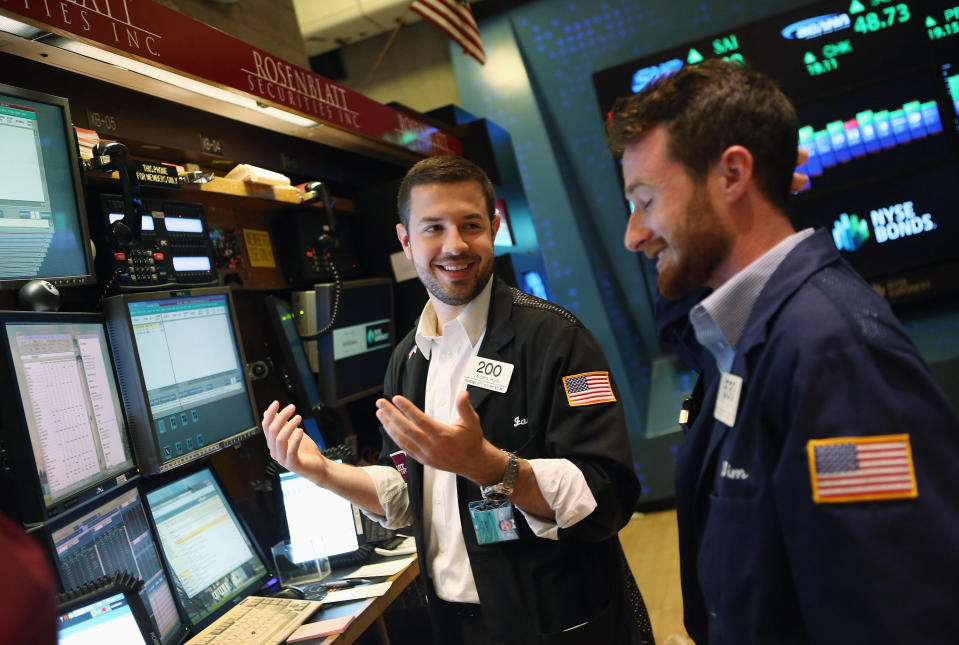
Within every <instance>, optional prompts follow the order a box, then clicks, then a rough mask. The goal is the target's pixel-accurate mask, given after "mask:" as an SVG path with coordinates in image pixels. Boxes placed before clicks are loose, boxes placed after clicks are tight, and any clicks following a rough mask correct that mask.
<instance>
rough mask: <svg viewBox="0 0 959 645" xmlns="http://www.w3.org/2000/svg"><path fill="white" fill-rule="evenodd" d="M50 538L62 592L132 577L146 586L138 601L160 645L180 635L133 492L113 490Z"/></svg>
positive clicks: (58, 525)
mask: <svg viewBox="0 0 959 645" xmlns="http://www.w3.org/2000/svg"><path fill="white" fill-rule="evenodd" d="M50 537H51V539H52V542H53V549H54V555H55V560H56V567H57V570H58V571H59V573H60V579H61V581H62V582H63V587H64V589H73V588H74V587H78V586H80V585H82V584H85V583H88V582H92V581H93V580H96V579H97V578H99V577H101V576H106V575H113V574H114V573H115V572H117V571H125V572H128V573H132V574H133V575H135V576H136V577H138V578H140V579H141V580H143V581H144V583H145V584H144V587H143V589H142V590H141V591H140V597H141V598H142V599H143V604H144V606H145V607H146V610H147V613H148V614H149V616H150V619H151V620H152V621H153V626H154V627H155V628H156V630H157V633H158V634H160V638H161V640H162V642H163V643H169V642H173V641H175V640H176V639H177V638H178V636H179V635H180V634H181V633H182V623H181V621H180V617H179V615H178V614H177V609H176V605H175V604H174V601H173V594H172V592H171V590H170V585H169V583H168V582H167V578H166V573H165V572H164V570H163V566H162V565H161V563H160V555H159V553H158V552H157V547H156V543H155V542H154V541H153V534H152V532H151V531H150V524H149V522H148V521H147V518H146V515H145V514H144V509H143V505H142V503H141V499H140V493H139V491H138V490H137V489H136V488H130V489H127V490H121V491H117V492H115V493H113V494H111V498H110V499H109V501H106V502H104V503H102V504H101V505H99V506H98V507H96V508H95V509H92V510H90V511H88V512H86V513H83V514H82V515H80V516H79V517H76V518H72V519H66V520H64V521H63V522H57V523H56V525H55V527H54V528H53V529H52V530H51V534H50ZM103 642H107V641H103Z"/></svg>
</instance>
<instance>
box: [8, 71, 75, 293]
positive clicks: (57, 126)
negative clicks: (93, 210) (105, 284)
mask: <svg viewBox="0 0 959 645" xmlns="http://www.w3.org/2000/svg"><path fill="white" fill-rule="evenodd" d="M0 150H3V154H2V155H0V288H19V287H20V286H21V285H23V284H24V283H25V282H27V281H29V280H33V279H36V278H44V279H47V280H50V281H51V282H53V283H54V284H57V285H75V284H88V283H91V282H93V281H94V278H93V270H92V258H91V257H90V249H89V235H88V232H87V226H86V210H85V207H84V203H83V197H82V190H81V184H80V166H79V164H80V161H79V154H78V152H77V149H76V143H75V135H74V132H73V126H72V124H71V122H70V110H69V106H68V104H67V101H66V100H65V99H62V98H59V97H56V96H50V95H47V94H41V93H39V92H32V91H29V90H23V89H20V88H15V87H11V86H9V85H3V84H0Z"/></svg>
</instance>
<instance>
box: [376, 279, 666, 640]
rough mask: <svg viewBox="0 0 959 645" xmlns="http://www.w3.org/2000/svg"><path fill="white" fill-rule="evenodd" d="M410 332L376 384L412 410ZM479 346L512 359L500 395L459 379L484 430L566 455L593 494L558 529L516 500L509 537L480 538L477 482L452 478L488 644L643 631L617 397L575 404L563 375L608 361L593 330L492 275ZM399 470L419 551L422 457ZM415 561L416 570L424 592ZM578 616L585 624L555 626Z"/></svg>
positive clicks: (387, 449) (422, 377) (417, 361)
mask: <svg viewBox="0 0 959 645" xmlns="http://www.w3.org/2000/svg"><path fill="white" fill-rule="evenodd" d="M414 335H415V329H414V330H413V331H412V332H410V333H409V334H407V336H406V337H405V338H404V339H403V340H402V341H400V343H399V344H398V345H397V347H396V350H395V352H394V353H393V357H392V359H391V362H390V366H389V369H388V371H387V375H386V382H385V395H386V396H387V397H391V396H393V395H394V394H403V395H404V396H406V397H407V398H409V399H410V400H411V401H412V402H413V403H414V404H416V405H417V406H419V407H420V408H421V409H422V407H423V403H424V395H425V389H426V373H427V370H428V368H429V361H427V360H426V359H425V358H424V357H423V355H422V352H419V351H416V352H413V353H412V354H411V353H410V351H411V349H413V347H414V346H415V341H414ZM479 356H480V357H481V358H490V359H494V360H497V361H502V362H505V363H510V364H512V365H513V366H514V371H513V374H512V377H511V379H510V382H509V389H508V390H507V391H506V392H505V393H503V394H499V393H496V392H492V391H490V390H486V389H482V388H477V387H473V386H470V387H468V388H467V389H468V391H469V393H470V402H471V403H472V404H473V407H474V408H475V409H476V411H477V412H478V413H479V416H480V419H481V423H482V426H483V433H484V435H485V436H486V438H487V439H488V440H489V441H490V442H492V443H493V444H494V445H496V446H498V447H500V448H502V449H505V450H509V451H512V452H515V453H516V454H517V455H519V456H520V457H523V458H526V459H535V458H565V459H568V460H570V461H571V462H573V463H574V464H576V466H577V467H578V468H579V469H580V470H581V471H582V472H583V474H584V475H585V477H586V481H587V483H588V485H589V487H590V490H591V491H592V493H593V495H594V497H595V498H596V501H597V504H598V505H597V507H596V509H595V510H594V511H593V512H592V513H591V514H590V515H589V516H587V517H586V518H584V519H583V520H581V521H580V522H578V523H577V524H575V525H574V526H572V527H570V528H568V529H561V530H560V539H559V540H550V539H544V538H539V537H536V536H535V535H534V534H533V532H532V531H531V530H530V528H529V526H528V525H527V523H526V521H525V518H524V516H523V515H522V513H520V512H519V511H517V512H516V513H515V516H516V521H517V525H518V527H517V530H518V532H519V534H520V539H519V540H516V541H512V542H503V543H497V544H491V545H483V546H481V545H479V544H477V542H476V537H475V533H474V530H473V526H472V523H471V520H470V515H469V511H468V509H467V506H466V505H467V503H468V502H470V501H472V500H478V499H481V498H482V496H481V495H480V492H479V489H478V487H477V486H476V485H475V484H473V483H472V482H470V481H469V480H467V479H465V478H462V477H458V478H457V492H458V498H459V506H460V520H461V522H462V526H463V535H464V537H465V539H466V548H467V552H468V553H469V558H470V564H471V565H472V569H473V576H474V579H475V581H476V587H477V591H478V592H479V597H480V604H481V606H482V608H483V616H484V618H485V620H486V623H487V628H488V630H489V634H490V638H491V643H493V644H511V643H522V644H523V645H532V644H533V643H550V644H551V645H552V644H557V645H558V644H562V643H595V644H597V645H598V644H600V643H603V644H606V643H615V644H616V645H630V644H633V643H642V642H652V637H651V634H650V633H649V628H648V625H649V622H648V617H647V616H646V609H645V607H644V606H643V604H642V598H641V597H640V595H639V590H638V589H637V588H636V583H635V582H634V580H633V577H632V575H631V574H630V573H629V569H628V566H627V565H626V561H625V558H624V556H623V552H622V549H621V547H620V544H619V540H618V537H617V532H618V531H619V529H621V528H622V527H623V526H624V525H625V524H626V522H627V521H628V520H629V518H630V515H631V514H632V511H633V508H634V507H635V504H636V500H637V497H638V495H639V483H638V482H637V480H636V476H635V474H634V473H633V467H632V456H631V452H630V448H629V441H628V439H627V436H626V423H625V419H624V416H623V409H622V405H621V403H620V402H619V401H616V402H612V403H598V404H593V405H582V406H576V407H573V406H571V405H570V404H569V401H568V400H567V396H566V391H565V389H564V386H563V381H562V378H563V377H564V376H569V375H575V374H582V373H585V372H595V371H600V372H608V371H609V366H608V365H607V363H606V358H605V356H604V355H603V351H602V349H601V348H600V347H599V344H598V343H597V342H596V339H595V338H593V336H592V334H590V333H589V331H587V330H586V329H585V328H584V327H583V325H582V324H581V323H580V322H579V321H578V320H577V319H576V317H575V316H573V315H572V314H571V313H569V312H568V311H566V310H564V309H562V308H560V307H557V306H556V305H553V304H550V303H548V302H545V301H543V300H539V299H537V298H533V297H532V296H529V295H527V294H525V293H523V292H521V291H518V290H516V289H513V288H511V287H509V286H507V285H506V284H505V283H504V282H502V281H501V280H499V279H495V282H494V285H493V293H492V296H491V299H490V311H489V317H488V321H487V331H486V335H485V337H484V339H483V342H482V344H481V346H480V349H479ZM613 391H614V393H615V392H616V389H615V384H613ZM617 398H618V395H617ZM524 422H525V423H524ZM383 437H384V450H383V453H382V455H383V457H384V459H383V463H384V464H391V463H392V462H391V461H390V459H389V453H391V452H394V451H396V450H398V448H397V447H396V445H395V444H394V443H393V442H392V440H391V439H390V438H389V436H388V435H387V434H386V433H385V432H384V433H383ZM407 469H408V485H409V493H410V503H411V507H412V514H413V517H414V528H415V533H416V538H417V540H416V541H417V545H418V548H419V556H420V561H421V562H425V551H424V549H423V545H424V540H423V524H422V518H423V508H422V507H423V493H422V488H421V486H422V472H423V467H422V465H421V464H419V463H417V462H415V461H413V460H412V459H410V460H408V462H407ZM425 569H426V567H425V566H424V567H423V569H422V570H423V571H424V575H423V580H424V582H425V586H426V589H427V593H428V598H433V597H435V596H434V593H433V588H432V585H431V584H430V581H429V578H428V576H427V575H426V574H425ZM581 623H588V624H587V625H585V626H583V627H580V628H578V629H575V630H572V631H569V632H565V633H564V632H563V630H564V629H566V628H569V627H572V626H576V625H580V624H581ZM641 634H643V635H642V636H641Z"/></svg>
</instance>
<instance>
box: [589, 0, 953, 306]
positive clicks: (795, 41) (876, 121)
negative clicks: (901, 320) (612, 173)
mask: <svg viewBox="0 0 959 645" xmlns="http://www.w3.org/2000/svg"><path fill="white" fill-rule="evenodd" d="M957 34H959V12H957V11H956V9H955V3H952V2H940V1H937V0H922V1H919V2H916V1H914V2H898V1H896V0H890V1H887V0H869V1H867V0H861V1H859V0H852V1H850V0H830V1H828V2H819V3H816V4H812V5H809V6H806V7H803V8H802V9H797V10H795V11H792V12H789V13H786V14H782V15H779V16H775V17H772V18H766V19H763V20H761V21H759V22H755V23H752V24H748V25H745V26H742V27H738V28H734V29H730V30H728V31H725V32H722V33H718V34H714V35H711V36H708V37H705V38H702V39H699V40H696V41H693V42H690V43H686V44H684V45H681V46H678V47H674V48H671V49H669V50H666V51H662V52H659V53H656V54H652V55H649V56H644V57H642V58H639V59H636V60H633V61H630V62H628V63H624V64H622V65H617V66H616V67H613V68H610V69H607V70H604V71H601V72H597V73H596V74H594V76H593V82H594V86H595V89H596V94H597V97H598V99H599V104H600V108H601V110H602V114H603V115H604V117H605V115H606V113H607V112H608V110H609V109H610V108H611V107H612V104H613V102H614V100H615V99H616V98H617V97H619V96H626V95H629V94H632V93H633V92H637V91H639V90H640V89H642V87H644V86H645V85H646V84H647V83H648V82H649V81H650V80H651V79H653V78H655V77H657V76H658V75H660V74H663V73H668V72H670V71H673V70H676V69H679V68H680V67H682V66H683V65H688V64H696V63H697V62H699V61H702V60H704V59H706V58H716V57H718V58H724V59H727V60H732V61H743V62H746V63H748V64H749V65H751V66H753V67H755V68H757V69H759V70H760V71H763V72H765V73H767V74H768V75H770V76H771V77H773V78H774V79H776V80H777V81H778V82H779V84H780V85H781V87H782V88H783V90H784V91H785V92H786V94H787V95H788V96H789V97H790V98H791V99H792V100H793V102H794V103H795V105H796V107H797V111H798V113H799V117H800V124H801V128H800V130H799V132H798V133H797V138H798V142H799V144H800V145H801V146H802V147H803V148H805V149H806V150H807V152H809V156H810V158H809V161H808V162H807V163H806V164H805V165H804V167H802V168H801V170H802V171H803V172H806V173H808V174H809V175H811V177H812V182H811V186H810V187H809V189H808V190H806V191H804V192H803V193H801V194H800V195H799V196H798V197H797V198H796V199H795V200H793V203H792V206H791V212H790V215H791V217H792V218H793V221H794V223H795V224H796V226H797V228H801V227H805V226H815V227H825V228H827V229H829V230H830V231H831V232H832V233H833V238H834V241H835V242H836V246H837V247H838V248H839V249H841V251H842V253H843V254H844V255H845V256H846V258H847V259H848V260H849V261H850V263H852V265H853V266H854V267H855V268H856V269H857V270H858V271H859V272H860V273H861V274H862V275H863V276H864V277H866V278H867V279H869V280H870V281H872V283H873V286H875V287H876V288H877V290H879V291H880V292H881V293H883V294H884V295H886V296H887V297H888V298H889V299H890V300H893V301H897V300H902V301H904V300H908V299H916V298H921V297H926V296H934V295H936V294H939V293H944V292H949V291H954V290H956V289H959V279H957V277H956V276H957V275H959V266H957V265H959V262H957V260H959V253H957V251H956V248H957V246H959V224H957V223H956V221H955V220H956V217H955V216H956V211H957V210H959V200H957V198H956V197H955V194H954V192H953V190H952V188H953V186H954V185H955V184H956V182H957V181H959V133H957V125H959V109H957V106H959V35H957ZM617 174H618V173H617Z"/></svg>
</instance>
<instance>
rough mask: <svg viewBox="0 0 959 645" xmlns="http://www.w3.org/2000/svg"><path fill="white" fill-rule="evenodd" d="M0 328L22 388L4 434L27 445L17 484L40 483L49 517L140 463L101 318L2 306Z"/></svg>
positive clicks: (13, 372) (15, 379)
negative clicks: (136, 460) (30, 465)
mask: <svg viewBox="0 0 959 645" xmlns="http://www.w3.org/2000/svg"><path fill="white" fill-rule="evenodd" d="M0 329H2V331H0V334H2V337H3V338H2V340H3V342H2V343H0V346H4V347H5V348H6V352H5V353H6V354H7V356H6V359H7V360H6V361H5V364H6V365H9V369H8V370H7V372H6V374H7V376H8V377H10V379H11V382H12V386H13V387H14V388H15V394H16V395H19V406H15V405H12V406H9V408H8V409H7V410H6V413H5V415H6V417H7V418H8V421H7V423H6V424H5V427H4V430H3V433H2V434H3V435H5V436H6V437H7V439H8V444H9V445H10V446H11V448H9V449H8V450H12V449H14V448H13V446H24V450H23V451H20V450H19V449H17V453H18V456H20V457H23V459H22V460H21V463H22V464H23V467H22V469H21V470H19V471H18V473H17V480H18V481H17V482H16V485H17V486H18V487H26V486H29V485H30V483H31V482H35V483H36V486H37V488H38V490H39V498H40V502H41V503H42V505H43V508H44V509H46V515H48V516H49V515H53V514H56V512H59V510H60V509H59V507H60V506H61V505H64V504H66V503H68V502H69V503H71V504H72V503H75V502H76V501H77V500H78V499H80V498H85V497H88V496H93V495H95V494H96V492H97V489H98V488H101V487H103V486H104V485H105V484H110V485H111V486H113V485H116V484H117V483H122V482H123V481H125V473H131V474H132V473H134V472H135V470H136V465H135V463H134V454H133V450H132V447H131V445H130V442H129V439H128V438H127V428H126V422H125V420H124V415H123V410H122V409H121V407H120V397H119V394H118V391H117V382H116V375H115V373H114V369H113V361H112V357H111V355H110V351H109V347H108V345H107V338H106V331H105V329H104V325H103V319H102V317H100V316H98V315H95V314H68V313H32V312H31V313H25V312H2V313H0ZM13 435H17V436H13ZM21 452H25V453H27V455H23V454H20V453H21ZM27 456H28V457H29V458H27ZM27 463H30V464H32V468H31V470H32V471H33V472H32V473H31V472H26V471H27V465H26V464H27ZM27 510H29V511H31V512H32V511H35V510H36V509H27ZM31 514H34V513H31Z"/></svg>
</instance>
